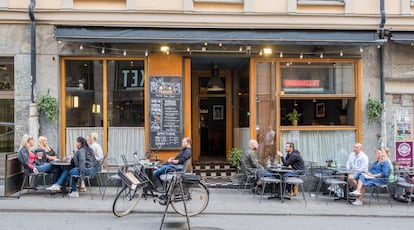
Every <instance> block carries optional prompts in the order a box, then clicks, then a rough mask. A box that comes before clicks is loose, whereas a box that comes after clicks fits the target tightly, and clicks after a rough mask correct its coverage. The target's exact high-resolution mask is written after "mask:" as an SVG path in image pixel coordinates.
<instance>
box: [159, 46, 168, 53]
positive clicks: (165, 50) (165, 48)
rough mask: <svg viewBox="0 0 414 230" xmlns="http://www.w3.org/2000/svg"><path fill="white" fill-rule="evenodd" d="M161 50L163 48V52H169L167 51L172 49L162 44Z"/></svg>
mask: <svg viewBox="0 0 414 230" xmlns="http://www.w3.org/2000/svg"><path fill="white" fill-rule="evenodd" d="M160 50H161V52H163V53H167V52H169V51H170V47H168V46H161V48H160Z"/></svg>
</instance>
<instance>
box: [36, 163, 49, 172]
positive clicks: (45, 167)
mask: <svg viewBox="0 0 414 230" xmlns="http://www.w3.org/2000/svg"><path fill="white" fill-rule="evenodd" d="M34 167H35V168H36V169H37V171H39V172H48V171H49V170H50V169H51V168H52V164H50V163H44V164H42V165H34ZM32 172H33V171H32Z"/></svg>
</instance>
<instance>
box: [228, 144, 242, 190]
mask: <svg viewBox="0 0 414 230" xmlns="http://www.w3.org/2000/svg"><path fill="white" fill-rule="evenodd" d="M242 155H243V149H241V148H232V149H231V151H230V157H229V163H230V165H231V166H233V167H235V168H236V174H235V175H233V176H232V177H231V178H230V179H231V181H232V182H233V183H234V184H240V183H241V182H242V180H243V174H240V170H241V167H240V159H241V157H242Z"/></svg>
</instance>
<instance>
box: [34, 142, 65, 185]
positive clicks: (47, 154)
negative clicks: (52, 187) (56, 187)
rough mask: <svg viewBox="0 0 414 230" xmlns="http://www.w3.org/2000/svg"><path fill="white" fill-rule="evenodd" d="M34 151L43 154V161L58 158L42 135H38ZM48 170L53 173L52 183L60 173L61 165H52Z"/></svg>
mask: <svg viewBox="0 0 414 230" xmlns="http://www.w3.org/2000/svg"><path fill="white" fill-rule="evenodd" d="M35 153H42V154H43V156H44V162H50V161H54V160H56V159H58V158H59V157H58V155H57V153H56V152H55V150H53V149H52V148H51V147H50V146H49V143H48V141H47V138H46V137H44V136H40V137H39V140H38V145H37V149H36V150H35ZM48 172H50V173H52V174H53V179H52V183H56V181H57V178H58V177H59V176H60V174H61V173H62V167H61V166H56V165H52V167H51V169H50V170H49V171H48Z"/></svg>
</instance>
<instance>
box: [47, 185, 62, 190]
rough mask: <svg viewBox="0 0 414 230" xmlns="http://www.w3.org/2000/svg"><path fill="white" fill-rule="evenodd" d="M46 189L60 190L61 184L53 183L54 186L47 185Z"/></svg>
mask: <svg viewBox="0 0 414 230" xmlns="http://www.w3.org/2000/svg"><path fill="white" fill-rule="evenodd" d="M46 190H50V191H60V185H58V184H52V186H50V187H47V188H46Z"/></svg>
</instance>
